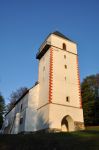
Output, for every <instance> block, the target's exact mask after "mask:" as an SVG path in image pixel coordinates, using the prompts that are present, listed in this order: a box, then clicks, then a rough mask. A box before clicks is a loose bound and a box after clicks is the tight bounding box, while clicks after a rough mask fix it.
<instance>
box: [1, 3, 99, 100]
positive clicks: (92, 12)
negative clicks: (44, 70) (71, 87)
mask: <svg viewBox="0 0 99 150" xmlns="http://www.w3.org/2000/svg"><path fill="white" fill-rule="evenodd" d="M55 30H58V31H60V32H62V33H63V34H65V35H66V36H67V37H69V38H71V39H72V40H74V41H76V42H77V43H78V54H79V66H80V78H81V81H82V80H83V78H84V77H86V76H88V75H91V74H96V73H99V0H50V1H49V0H0V91H1V92H2V95H3V96H4V98H5V100H6V102H8V98H9V96H10V94H11V92H12V91H15V90H16V89H18V88H19V87H22V86H27V87H28V88H29V87H31V86H32V85H33V84H34V83H35V81H36V80H37V78H38V61H37V60H36V59H35V55H36V53H37V51H38V48H39V47H40V44H41V43H42V42H43V40H44V39H45V37H46V36H47V35H48V34H49V33H50V32H53V31H55Z"/></svg>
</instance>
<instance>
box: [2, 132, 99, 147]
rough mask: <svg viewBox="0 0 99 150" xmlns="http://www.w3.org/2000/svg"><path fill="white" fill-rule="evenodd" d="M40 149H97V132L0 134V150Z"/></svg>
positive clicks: (98, 134) (98, 135)
mask: <svg viewBox="0 0 99 150" xmlns="http://www.w3.org/2000/svg"><path fill="white" fill-rule="evenodd" d="M92 134H93V136H92ZM85 135H87V136H85ZM90 135H91V136H90ZM41 149H42V150H98V149H99V132H97V133H96V132H95V133H94V132H93V131H81V132H71V133H34V134H26V135H0V150H41Z"/></svg>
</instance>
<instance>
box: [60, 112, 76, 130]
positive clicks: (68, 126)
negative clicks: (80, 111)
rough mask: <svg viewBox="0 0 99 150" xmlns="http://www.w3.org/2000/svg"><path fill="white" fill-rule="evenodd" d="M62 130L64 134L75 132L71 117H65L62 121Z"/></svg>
mask: <svg viewBox="0 0 99 150" xmlns="http://www.w3.org/2000/svg"><path fill="white" fill-rule="evenodd" d="M61 129H62V132H69V131H74V121H73V119H72V118H71V117H70V116H69V115H67V116H65V117H63V119H62V121H61Z"/></svg>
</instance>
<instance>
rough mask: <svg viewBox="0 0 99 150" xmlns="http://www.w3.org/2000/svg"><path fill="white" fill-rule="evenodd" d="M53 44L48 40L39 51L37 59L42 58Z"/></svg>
mask: <svg viewBox="0 0 99 150" xmlns="http://www.w3.org/2000/svg"><path fill="white" fill-rule="evenodd" d="M50 46H51V44H50V43H49V42H48V41H46V42H45V43H44V44H43V45H42V46H41V47H40V50H39V52H38V53H37V54H36V59H41V57H42V56H43V55H44V54H45V53H46V52H47V51H48V49H49V48H50Z"/></svg>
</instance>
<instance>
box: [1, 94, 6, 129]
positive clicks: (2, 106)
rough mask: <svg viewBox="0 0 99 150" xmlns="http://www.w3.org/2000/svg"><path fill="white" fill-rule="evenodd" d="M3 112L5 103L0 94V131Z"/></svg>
mask: <svg viewBox="0 0 99 150" xmlns="http://www.w3.org/2000/svg"><path fill="white" fill-rule="evenodd" d="M4 110H5V102H4V98H3V96H2V95H1V93H0V129H1V127H2V123H3V114H4Z"/></svg>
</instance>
